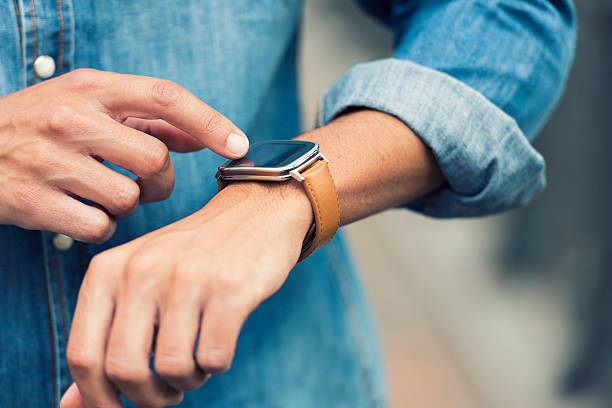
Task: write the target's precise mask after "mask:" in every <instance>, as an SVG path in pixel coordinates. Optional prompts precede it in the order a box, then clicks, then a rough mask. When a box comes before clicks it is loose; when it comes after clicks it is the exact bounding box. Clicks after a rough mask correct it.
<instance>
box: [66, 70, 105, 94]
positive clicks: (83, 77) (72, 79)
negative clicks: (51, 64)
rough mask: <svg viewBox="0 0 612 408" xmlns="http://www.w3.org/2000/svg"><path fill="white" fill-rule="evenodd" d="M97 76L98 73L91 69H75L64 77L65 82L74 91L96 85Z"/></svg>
mask: <svg viewBox="0 0 612 408" xmlns="http://www.w3.org/2000/svg"><path fill="white" fill-rule="evenodd" d="M99 76H100V71H98V70H95V69H91V68H79V69H75V70H74V71H71V72H69V73H67V74H65V75H64V77H65V78H66V81H68V83H69V84H70V85H71V86H72V87H74V88H76V89H83V88H90V87H92V86H94V85H96V83H97V81H98V79H99Z"/></svg>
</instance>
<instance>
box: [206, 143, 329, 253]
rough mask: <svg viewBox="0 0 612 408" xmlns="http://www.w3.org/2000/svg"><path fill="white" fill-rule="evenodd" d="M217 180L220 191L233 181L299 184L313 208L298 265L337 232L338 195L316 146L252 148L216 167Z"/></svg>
mask: <svg viewBox="0 0 612 408" xmlns="http://www.w3.org/2000/svg"><path fill="white" fill-rule="evenodd" d="M216 177H217V186H218V189H219V191H221V190H222V189H223V188H224V187H225V186H226V185H227V184H228V183H231V182H235V181H264V182H266V181H270V182H287V181H290V180H295V181H297V182H299V183H300V184H302V186H303V187H304V190H305V191H306V195H307V196H308V198H309V199H310V203H311V204H312V212H313V215H314V216H313V219H314V221H313V224H312V225H311V226H310V228H309V230H308V233H307V234H306V237H305V238H304V242H303V245H302V253H301V255H300V259H299V260H298V262H299V261H302V260H303V259H305V258H306V257H308V256H309V255H310V254H311V253H313V252H314V251H315V250H317V249H318V248H320V247H322V246H323V245H325V244H326V243H327V242H329V240H331V239H332V237H333V236H334V234H335V233H336V231H337V230H338V226H339V223H340V209H339V207H338V194H337V193H336V187H335V186H334V181H333V179H332V177H331V174H330V172H329V167H328V161H327V159H326V158H325V156H323V154H322V153H321V152H320V151H319V145H318V144H317V143H313V142H307V141H302V140H271V141H267V142H260V143H255V144H252V145H251V146H250V147H249V151H248V152H247V154H246V155H245V156H244V157H242V158H241V159H237V160H229V161H227V162H225V163H223V164H222V165H221V166H219V171H218V172H217V176H216Z"/></svg>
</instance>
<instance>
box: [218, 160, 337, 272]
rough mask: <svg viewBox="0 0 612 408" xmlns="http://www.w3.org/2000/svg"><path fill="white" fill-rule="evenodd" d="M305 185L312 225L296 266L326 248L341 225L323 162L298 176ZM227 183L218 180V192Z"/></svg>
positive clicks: (332, 181)
mask: <svg viewBox="0 0 612 408" xmlns="http://www.w3.org/2000/svg"><path fill="white" fill-rule="evenodd" d="M301 175H302V177H303V178H304V181H303V182H302V184H303V185H304V190H305V191H306V195H307V196H308V198H309V199H310V202H311V204H312V213H313V216H314V222H313V224H312V226H311V227H310V229H309V230H308V233H307V234H306V238H304V244H303V245H304V248H303V249H302V254H301V255H300V259H299V260H298V262H300V261H302V260H304V259H306V258H307V257H308V256H309V255H310V254H312V253H313V252H314V251H316V250H317V249H319V248H321V247H322V246H323V245H325V244H327V243H328V242H329V241H330V240H331V239H332V238H333V237H334V235H335V234H336V231H337V230H338V227H339V225H340V208H339V206H338V193H336V186H335V185H334V180H333V179H332V176H331V173H330V172H329V166H328V165H327V161H326V160H323V159H321V160H318V161H316V162H315V163H314V164H313V165H312V166H310V167H309V168H308V169H306V170H305V171H303V172H302V173H301ZM227 184H228V181H226V180H222V179H221V178H217V188H218V190H219V191H221V190H223V188H225V186H227Z"/></svg>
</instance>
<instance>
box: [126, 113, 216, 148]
mask: <svg viewBox="0 0 612 408" xmlns="http://www.w3.org/2000/svg"><path fill="white" fill-rule="evenodd" d="M123 124H124V125H126V126H129V127H131V128H133V129H136V130H139V131H141V132H144V133H147V134H149V135H151V136H154V137H156V138H158V139H159V140H161V141H162V142H164V143H165V144H166V146H168V149H170V150H172V151H175V152H179V153H188V152H194V151H196V150H200V149H203V148H204V147H206V146H204V144H203V143H202V142H200V141H199V140H198V139H196V138H195V137H193V136H191V135H190V134H189V133H187V132H185V131H183V130H181V129H179V128H177V127H175V126H172V125H171V124H169V123H168V122H166V121H164V120H161V119H140V118H127V119H126V120H124V121H123Z"/></svg>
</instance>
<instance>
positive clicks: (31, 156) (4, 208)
mask: <svg viewBox="0 0 612 408" xmlns="http://www.w3.org/2000/svg"><path fill="white" fill-rule="evenodd" d="M230 134H235V135H236V136H235V137H232V138H231V140H232V142H231V143H229V144H228V140H230V139H229V136H230ZM203 147H208V148H210V149H212V150H214V151H215V152H217V153H219V154H221V155H223V156H225V157H229V158H236V157H240V156H242V155H244V153H245V152H246V150H247V149H248V140H247V139H246V136H245V135H244V133H242V132H241V131H240V130H239V129H238V128H237V127H236V126H235V125H234V124H233V123H231V122H230V121H229V120H228V119H227V118H225V117H224V116H223V115H221V114H219V113H218V112H216V111H215V110H213V109H212V108H210V107H209V106H208V105H206V104H205V103H204V102H202V101H200V100H199V99H198V98H196V97H195V96H193V95H192V94H190V93H189V92H188V91H187V90H185V89H183V88H181V87H180V86H178V85H177V84H174V83H172V82H170V81H166V80H161V79H156V78H149V77H143V76H136V75H122V74H115V73H110V72H102V71H95V70H89V69H81V70H76V71H73V72H71V73H69V74H66V75H62V76H60V77H57V78H54V79H51V80H49V81H45V82H43V83H40V84H38V85H35V86H32V87H29V88H26V89H24V90H22V91H19V92H16V93H13V94H9V95H5V96H3V97H1V98H0V224H12V225H17V226H20V227H22V228H27V229H36V230H49V231H54V232H61V233H64V234H67V235H69V236H71V237H73V238H76V239H78V240H80V241H86V242H102V241H105V240H106V239H108V238H109V237H110V236H111V235H112V234H113V232H114V230H115V227H116V222H115V217H127V216H129V215H130V214H131V213H133V212H134V211H135V210H136V207H137V206H138V204H139V203H140V202H143V203H145V202H151V201H159V200H163V199H165V198H167V197H168V196H169V195H170V193H171V192H172V188H173V186H174V170H173V168H172V163H171V161H170V156H169V154H168V149H172V150H175V151H179V152H188V151H193V150H199V149H202V148H203ZM232 148H233V150H232ZM102 160H107V161H109V162H111V163H114V164H116V165H117V166H119V167H122V168H124V169H126V170H129V171H131V172H132V173H133V174H135V175H136V176H137V177H138V179H137V180H136V181H134V180H132V179H131V178H129V177H126V176H124V175H122V174H119V173H118V172H115V171H113V170H111V169H109V168H108V167H106V166H104V165H102V164H101V163H100V161H102ZM78 198H84V199H88V200H90V201H92V202H93V203H95V204H97V206H96V205H87V204H84V203H83V202H81V201H80V200H79V199H78ZM100 207H101V208H100Z"/></svg>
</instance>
